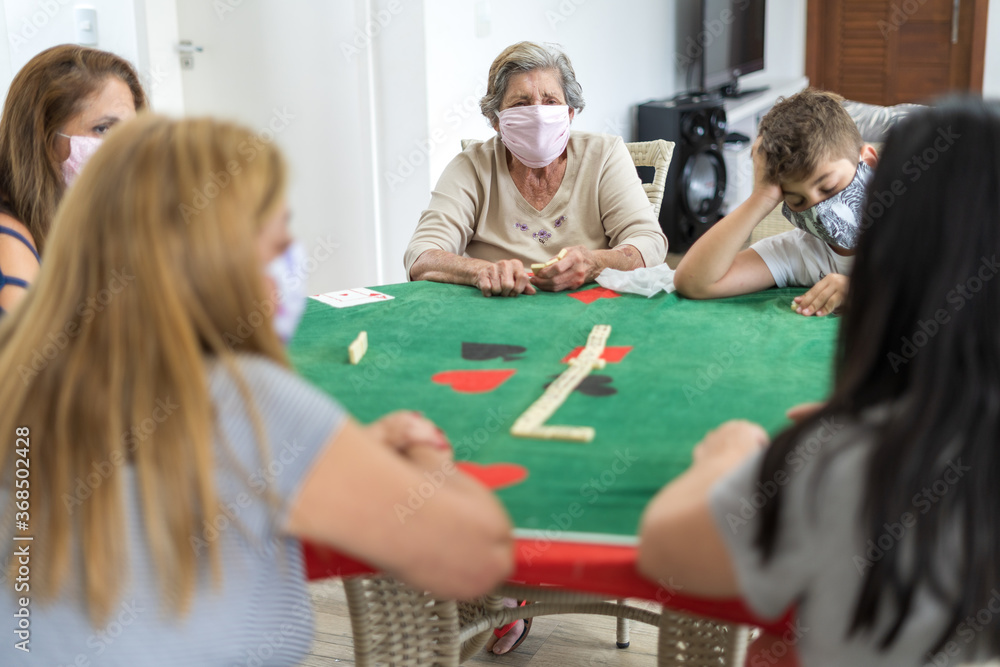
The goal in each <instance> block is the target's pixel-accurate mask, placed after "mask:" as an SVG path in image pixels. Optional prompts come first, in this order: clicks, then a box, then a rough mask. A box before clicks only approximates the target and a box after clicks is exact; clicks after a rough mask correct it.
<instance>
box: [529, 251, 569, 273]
mask: <svg viewBox="0 0 1000 667" xmlns="http://www.w3.org/2000/svg"><path fill="white" fill-rule="evenodd" d="M566 251H567V248H563V249H562V250H560V251H559V254H558V255H556V256H555V257H553V258H552V259H550V260H549V261H547V262H542V263H540V264H532V265H531V270H532V271H538V270H540V269H544V268H545V267H548V266H552V265H553V264H555V263H556V262H558V261H559V260H560V259H562V258H563V257H565V256H566Z"/></svg>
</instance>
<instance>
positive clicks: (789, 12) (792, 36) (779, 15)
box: [740, 0, 806, 88]
mask: <svg viewBox="0 0 1000 667" xmlns="http://www.w3.org/2000/svg"><path fill="white" fill-rule="evenodd" d="M764 20H765V25H764V40H765V41H764V69H763V70H762V71H760V72H755V73H754V74H748V75H747V76H745V77H743V78H741V79H740V85H741V86H743V87H745V88H753V87H754V86H760V85H764V84H767V83H769V82H772V81H780V80H788V79H796V78H798V77H800V76H805V73H806V3H805V2H802V0H768V2H767V10H766V14H765V19H764Z"/></svg>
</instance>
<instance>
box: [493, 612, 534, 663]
mask: <svg viewBox="0 0 1000 667" xmlns="http://www.w3.org/2000/svg"><path fill="white" fill-rule="evenodd" d="M526 604H528V601H527V600H519V601H517V606H518V607H523V606H524V605H526ZM518 620H523V621H524V629H523V630H521V636H520V637H518V638H517V641H516V642H514V644H513V645H512V646H511V647H510V648H509V649H507V650H506V651H504V652H503V653H499V654H495V655H507V654H508V653H510V652H511V651H513V650H514V649H516V648H517V647H518V646H520V645H521V644H523V643H524V640H525V638H527V636H528V631H529V630H530V629H531V622H532V620H533V619H531V618H525V619H518ZM515 625H517V621H511V622H510V623H508V624H507V625H504V626H502V627H499V628H494V630H493V636H494V637H495V639H494V640H493V641H492V642H490V643H488V644H487V645H486V650H487V651H488V652H490V653H492V652H493V644H495V643H496V640H497V639H499V638H501V637H504V636H506V635H507V633H509V632H510V631H511V630H512V629H513V628H514V626H515Z"/></svg>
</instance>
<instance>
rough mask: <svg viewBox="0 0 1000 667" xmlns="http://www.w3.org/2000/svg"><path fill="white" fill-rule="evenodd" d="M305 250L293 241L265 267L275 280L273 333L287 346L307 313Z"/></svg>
mask: <svg viewBox="0 0 1000 667" xmlns="http://www.w3.org/2000/svg"><path fill="white" fill-rule="evenodd" d="M306 259H307V257H306V249H305V247H304V246H303V245H302V244H301V243H299V242H297V241H295V242H293V243H291V244H290V245H289V246H288V248H287V249H286V250H285V252H284V253H282V254H280V255H278V256H277V257H275V258H274V259H273V260H271V263H270V264H268V265H267V275H269V276H270V277H271V280H273V281H274V288H275V290H276V291H277V300H276V303H275V307H274V317H272V318H271V321H272V323H273V324H274V331H275V333H277V334H278V338H280V339H281V340H282V342H284V343H285V344H286V345H287V344H288V341H290V340H291V339H292V336H294V335H295V330H296V329H298V327H299V321H300V320H301V319H302V315H303V314H304V313H305V311H306V298H307V296H308V295H307V293H306V277H305V270H304V267H305V260H306Z"/></svg>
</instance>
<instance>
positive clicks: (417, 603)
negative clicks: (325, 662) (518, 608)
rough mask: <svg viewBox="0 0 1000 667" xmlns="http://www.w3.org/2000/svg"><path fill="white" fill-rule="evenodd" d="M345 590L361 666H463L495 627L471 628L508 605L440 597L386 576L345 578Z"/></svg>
mask: <svg viewBox="0 0 1000 667" xmlns="http://www.w3.org/2000/svg"><path fill="white" fill-rule="evenodd" d="M344 591H345V593H346V594H347V609H348V612H349V613H350V615H351V633H352V635H353V637H354V657H355V660H356V664H357V666H358V667H376V665H379V666H386V665H391V666H393V667H411V666H412V667H458V664H459V663H460V662H461V661H463V660H466V659H468V658H469V657H470V656H472V655H473V654H474V653H476V652H477V651H479V650H480V649H481V648H483V646H484V645H485V644H486V641H487V639H489V635H490V630H491V629H492V628H493V626H488V627H487V629H486V630H484V631H481V632H478V633H475V634H472V633H469V632H468V631H465V628H467V627H469V626H470V625H475V624H477V622H478V621H480V619H481V618H483V617H485V616H488V615H490V614H494V613H496V612H498V611H500V610H501V608H502V606H503V605H502V604H501V600H502V598H501V597H499V596H497V595H489V596H486V597H484V598H482V599H480V600H477V601H475V602H467V603H465V602H463V603H456V602H455V601H454V600H436V599H434V598H433V597H431V595H429V594H428V593H423V592H420V591H415V590H413V589H412V588H410V587H408V586H405V585H403V584H401V583H399V582H397V581H396V580H394V579H392V578H391V577H386V576H382V575H373V576H361V577H351V578H349V579H344ZM477 627H478V626H477ZM460 636H461V637H463V638H465V639H464V641H461V640H460Z"/></svg>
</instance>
